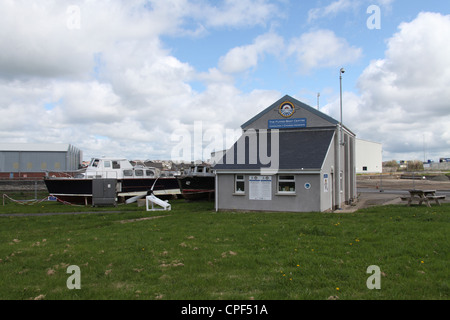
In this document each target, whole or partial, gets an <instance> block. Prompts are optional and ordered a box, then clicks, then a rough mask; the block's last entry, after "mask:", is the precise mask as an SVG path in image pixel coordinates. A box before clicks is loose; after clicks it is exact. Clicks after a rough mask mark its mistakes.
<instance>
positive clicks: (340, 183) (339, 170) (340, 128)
mask: <svg viewBox="0 0 450 320" xmlns="http://www.w3.org/2000/svg"><path fill="white" fill-rule="evenodd" d="M344 73H345V69H344V68H341V70H339V87H340V99H339V100H340V113H341V119H340V121H339V133H338V134H339V145H338V172H337V174H338V188H337V189H338V210H341V192H342V190H341V186H342V179H343V178H344V177H343V175H341V171H342V170H341V146H342V145H343V144H344V139H343V130H342V75H343V74H344Z"/></svg>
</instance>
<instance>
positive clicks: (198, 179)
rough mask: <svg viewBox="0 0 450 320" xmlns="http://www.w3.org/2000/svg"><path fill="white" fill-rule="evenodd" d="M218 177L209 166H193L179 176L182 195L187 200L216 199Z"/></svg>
mask: <svg viewBox="0 0 450 320" xmlns="http://www.w3.org/2000/svg"><path fill="white" fill-rule="evenodd" d="M215 179H216V175H215V173H214V172H213V170H212V169H211V167H210V166H208V165H193V166H191V167H190V168H189V169H187V170H186V171H185V172H184V173H183V174H181V175H179V176H177V180H178V185H179V187H180V190H181V195H182V196H183V198H185V199H186V200H202V199H208V200H212V199H214V192H215Z"/></svg>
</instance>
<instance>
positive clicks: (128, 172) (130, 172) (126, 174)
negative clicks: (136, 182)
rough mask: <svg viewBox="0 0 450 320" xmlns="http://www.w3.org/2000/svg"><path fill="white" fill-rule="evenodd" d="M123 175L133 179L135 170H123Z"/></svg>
mask: <svg viewBox="0 0 450 320" xmlns="http://www.w3.org/2000/svg"><path fill="white" fill-rule="evenodd" d="M123 175H124V176H125V177H132V176H133V170H123Z"/></svg>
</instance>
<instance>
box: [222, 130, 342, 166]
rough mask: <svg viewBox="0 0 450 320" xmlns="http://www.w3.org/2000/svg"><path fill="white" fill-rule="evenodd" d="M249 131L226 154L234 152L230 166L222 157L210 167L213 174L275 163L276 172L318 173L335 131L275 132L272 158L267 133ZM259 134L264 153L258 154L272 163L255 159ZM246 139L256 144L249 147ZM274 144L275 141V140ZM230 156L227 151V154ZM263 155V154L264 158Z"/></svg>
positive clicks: (269, 138)
mask: <svg viewBox="0 0 450 320" xmlns="http://www.w3.org/2000/svg"><path fill="white" fill-rule="evenodd" d="M265 132H266V131H254V130H253V131H251V132H250V133H249V132H247V134H243V136H241V138H240V139H239V140H238V141H237V142H236V143H235V144H234V145H233V147H232V148H230V150H234V157H233V160H232V161H231V163H227V161H226V160H227V159H226V155H225V156H224V157H223V158H222V161H220V162H218V164H216V165H215V166H214V169H215V170H255V169H262V168H270V167H271V164H275V163H276V160H278V164H279V166H278V168H277V169H279V170H301V169H304V170H308V169H321V168H322V165H323V162H324V160H325V157H326V155H327V151H328V149H329V147H330V144H331V142H332V139H333V135H334V133H335V130H330V129H329V130H297V131H281V130H280V131H279V156H278V157H276V155H272V154H271V151H272V139H271V135H272V132H271V130H268V131H267V133H265ZM261 134H267V149H266V150H267V152H265V151H264V152H262V156H267V157H269V159H270V158H272V163H268V164H264V163H262V162H261V160H262V159H261V157H260V156H259V145H260V138H261ZM248 135H250V136H253V137H252V138H254V136H255V135H256V137H257V143H256V146H255V143H254V144H252V145H250V140H252V138H249V137H248ZM275 140H276V139H275ZM238 145H241V146H245V148H243V149H244V150H245V157H244V155H243V154H242V152H241V154H238V150H239V148H238ZM255 151H256V152H257V155H256V159H257V160H256V163H255V161H253V163H252V161H251V158H250V154H254V152H255ZM228 152H230V151H228ZM264 153H266V154H264Z"/></svg>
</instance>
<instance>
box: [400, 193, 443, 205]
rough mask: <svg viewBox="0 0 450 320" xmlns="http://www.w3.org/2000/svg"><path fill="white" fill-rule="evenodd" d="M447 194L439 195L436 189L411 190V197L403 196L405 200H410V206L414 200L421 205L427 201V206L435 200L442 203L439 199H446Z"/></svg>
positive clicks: (438, 203)
mask: <svg viewBox="0 0 450 320" xmlns="http://www.w3.org/2000/svg"><path fill="white" fill-rule="evenodd" d="M444 199H445V196H437V195H436V190H416V189H414V190H409V197H402V200H403V201H408V207H409V206H410V205H411V203H413V202H414V201H417V202H418V203H419V205H421V204H422V203H425V204H426V205H427V207H431V204H430V201H432V200H434V201H435V202H436V204H437V205H439V206H440V205H441V202H440V201H439V200H444Z"/></svg>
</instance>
